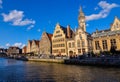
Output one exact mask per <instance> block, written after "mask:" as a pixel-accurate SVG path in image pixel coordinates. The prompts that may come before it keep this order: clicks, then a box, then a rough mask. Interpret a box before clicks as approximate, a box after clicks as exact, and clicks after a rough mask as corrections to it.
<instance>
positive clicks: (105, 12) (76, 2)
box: [0, 0, 120, 48]
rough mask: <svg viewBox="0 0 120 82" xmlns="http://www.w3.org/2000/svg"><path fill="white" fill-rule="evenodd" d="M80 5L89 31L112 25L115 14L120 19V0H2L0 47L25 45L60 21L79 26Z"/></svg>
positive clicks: (51, 29)
mask: <svg viewBox="0 0 120 82" xmlns="http://www.w3.org/2000/svg"><path fill="white" fill-rule="evenodd" d="M80 6H81V7H82V10H83V12H84V14H85V16H86V26H87V27H86V29H87V32H89V33H92V32H94V31H95V30H96V29H98V30H103V29H109V28H110V24H111V23H112V22H113V21H114V18H115V16H117V17H118V18H119V19H120V1H119V0H0V48H8V47H9V46H17V47H20V48H22V47H23V46H25V45H27V41H28V40H33V39H35V40H40V38H41V35H42V32H44V31H46V32H48V33H53V32H54V29H55V26H56V24H57V23H59V24H60V25H62V26H64V27H66V26H67V25H70V26H71V28H72V29H73V30H75V28H77V27H78V15H79V9H80Z"/></svg>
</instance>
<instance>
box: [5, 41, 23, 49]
mask: <svg viewBox="0 0 120 82" xmlns="http://www.w3.org/2000/svg"><path fill="white" fill-rule="evenodd" d="M5 46H6V47H10V46H16V47H19V48H23V47H24V46H25V44H23V43H21V42H17V43H14V44H13V45H11V44H10V43H7V44H6V45H5Z"/></svg>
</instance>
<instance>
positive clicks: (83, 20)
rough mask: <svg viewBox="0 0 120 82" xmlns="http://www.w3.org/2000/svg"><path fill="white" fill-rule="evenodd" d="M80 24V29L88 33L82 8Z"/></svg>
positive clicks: (79, 18)
mask: <svg viewBox="0 0 120 82" xmlns="http://www.w3.org/2000/svg"><path fill="white" fill-rule="evenodd" d="M78 23H79V27H80V28H81V29H82V30H83V31H86V25H85V15H84V13H83V11H82V7H81V6H80V11H79V16H78Z"/></svg>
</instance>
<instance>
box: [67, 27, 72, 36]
mask: <svg viewBox="0 0 120 82" xmlns="http://www.w3.org/2000/svg"><path fill="white" fill-rule="evenodd" d="M67 37H68V38H71V30H70V25H68V26H67Z"/></svg>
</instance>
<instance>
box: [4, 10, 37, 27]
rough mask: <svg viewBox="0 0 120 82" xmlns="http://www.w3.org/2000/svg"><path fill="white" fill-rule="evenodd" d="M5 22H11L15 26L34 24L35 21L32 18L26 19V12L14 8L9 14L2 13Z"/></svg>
mask: <svg viewBox="0 0 120 82" xmlns="http://www.w3.org/2000/svg"><path fill="white" fill-rule="evenodd" d="M2 16H3V18H4V19H3V20H4V22H11V23H12V25H14V26H25V25H34V24H35V21H34V20H32V19H27V18H26V19H24V12H23V11H18V10H12V11H10V12H9V14H5V13H2Z"/></svg>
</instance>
